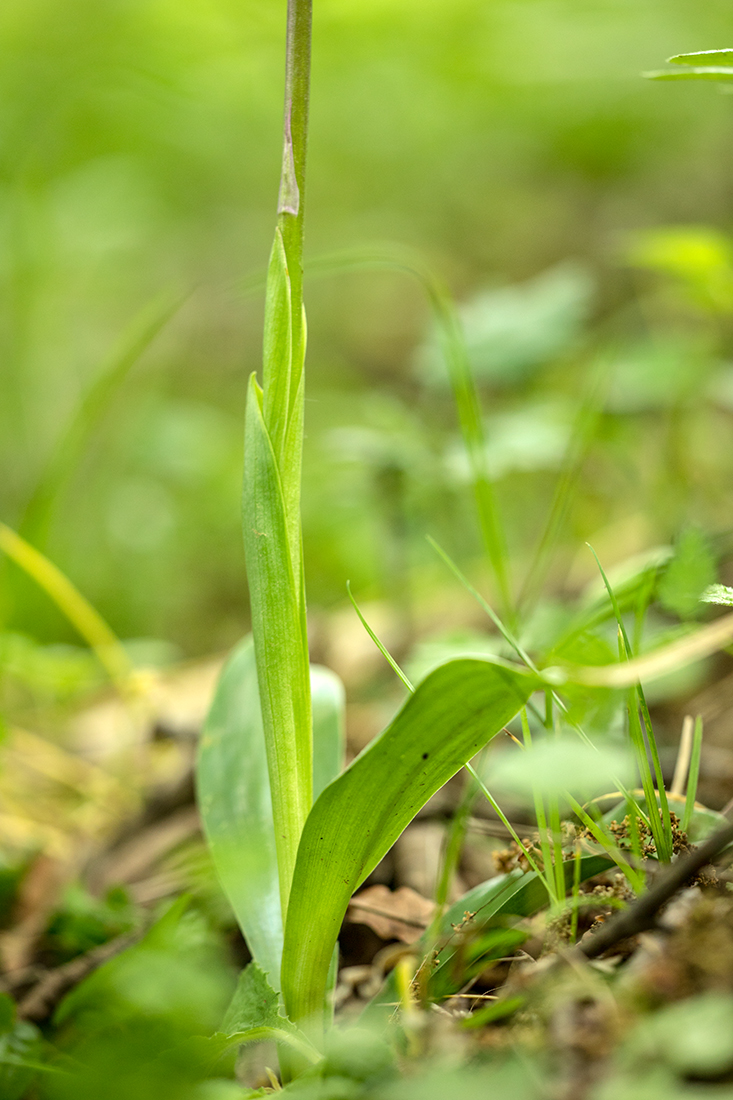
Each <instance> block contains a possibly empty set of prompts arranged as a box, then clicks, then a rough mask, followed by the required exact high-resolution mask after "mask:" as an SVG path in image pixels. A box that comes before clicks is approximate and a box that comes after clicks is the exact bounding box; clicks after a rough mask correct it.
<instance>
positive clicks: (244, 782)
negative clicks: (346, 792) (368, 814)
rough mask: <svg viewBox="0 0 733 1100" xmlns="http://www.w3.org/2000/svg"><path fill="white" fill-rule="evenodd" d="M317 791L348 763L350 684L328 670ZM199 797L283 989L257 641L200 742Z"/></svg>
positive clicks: (316, 691) (259, 953)
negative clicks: (346, 690) (345, 724)
mask: <svg viewBox="0 0 733 1100" xmlns="http://www.w3.org/2000/svg"><path fill="white" fill-rule="evenodd" d="M311 691H312V699H313V716H314V754H313V772H314V775H313V784H314V790H315V791H316V793H318V794H320V792H321V790H322V789H323V788H324V787H325V786H326V784H327V783H329V782H330V781H331V780H332V779H333V778H334V777H335V776H336V775H338V773H339V771H340V770H341V768H342V766H343V754H344V731H343V688H342V686H341V683H340V681H339V680H338V678H337V677H336V676H335V675H334V674H333V673H332V672H329V670H328V669H324V668H320V667H317V666H314V667H313V668H311ZM197 787H198V800H199V807H200V810H201V815H202V819H203V825H204V830H205V833H206V837H207V840H208V843H209V846H210V848H211V853H212V856H213V859H214V863H215V866H216V871H217V875H218V877H219V880H220V882H221V884H222V886H223V888H224V890H225V892H226V894H227V896H228V898H229V900H230V902H231V905H232V908H233V909H234V912H235V914H236V916H237V920H238V922H239V926H240V928H241V929H242V933H243V935H244V937H245V939H246V941H247V944H248V946H249V949H250V951H251V952H252V955H253V956H254V958H255V959H256V960H257V962H258V963H259V965H260V966H261V967H262V969H263V971H264V972H265V974H267V976H268V978H269V980H270V982H271V983H272V984H273V985H274V986H275V988H279V987H280V960H281V955H282V919H281V915H280V892H279V882H278V873H277V852H276V845H275V830H274V824H273V816H272V798H271V795H270V781H269V776H268V771H267V759H266V755H265V740H264V731H263V726H262V712H261V710H260V700H259V693H258V682H257V669H256V665H255V655H254V646H253V643H252V640H251V639H250V638H247V639H245V640H244V641H243V642H241V643H240V645H239V646H238V647H237V649H236V650H235V651H234V653H233V654H232V655H231V657H230V658H229V661H228V663H227V665H226V668H225V669H224V672H223V673H222V676H221V678H220V680H219V684H218V686H217V690H216V696H215V698H214V701H213V703H212V705H211V709H210V711H209V715H208V718H207V721H206V726H205V728H204V732H203V734H202V737H201V741H200V743H199V751H198V762H197Z"/></svg>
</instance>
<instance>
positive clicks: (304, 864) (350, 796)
mask: <svg viewBox="0 0 733 1100" xmlns="http://www.w3.org/2000/svg"><path fill="white" fill-rule="evenodd" d="M536 684H537V680H536V677H534V676H532V675H531V674H529V673H525V672H524V671H522V670H518V669H514V668H511V667H510V666H508V665H504V664H501V663H492V662H489V661H480V660H459V661H451V662H449V663H448V664H445V665H443V666H441V667H440V668H438V669H436V670H435V671H434V672H432V673H431V674H430V675H429V676H428V677H427V678H426V679H425V680H424V681H423V682H422V683H421V684H420V685H419V687H418V688H417V690H416V692H415V694H414V695H412V696H411V697H410V698H409V699H408V700H407V702H406V703H405V705H404V706H403V707H402V709H401V710H400V712H399V713H398V714H397V716H396V717H395V719H394V720H393V721H392V723H391V724H390V725H389V726H388V727H387V729H386V730H385V731H384V732H383V733H382V734H381V735H380V736H379V737H378V738H376V740H375V741H373V742H372V743H371V745H369V746H368V747H367V748H366V749H365V750H364V752H362V753H361V754H360V755H359V756H358V757H357V758H356V760H354V761H353V763H352V764H351V765H350V766H349V767H348V768H347V770H346V771H345V772H344V773H343V775H341V776H340V777H339V778H338V779H337V780H335V781H334V782H333V783H331V784H330V786H328V787H327V788H326V789H325V790H324V792H323V793H322V794H321V796H320V797H319V799H318V801H317V802H316V804H315V806H314V807H313V810H312V811H311V814H310V816H309V817H308V820H307V822H306V825H305V829H304V832H303V837H302V840H301V844H300V849H299V851H298V860H297V863H296V868H295V875H294V878H293V886H292V892H291V898H290V906H289V910H288V918H287V922H286V927H285V945H284V950H283V967H282V989H283V994H284V997H285V1005H286V1007H287V1010H288V1013H289V1015H290V1016H291V1018H292V1019H294V1020H302V1019H309V1018H314V1019H315V1018H317V1017H318V1015H319V1014H320V1013H321V1012H322V1010H323V1003H324V995H325V990H326V984H327V975H328V968H329V964H330V961H331V955H332V952H333V948H334V945H335V943H336V937H337V936H338V932H339V929H340V927H341V921H342V919H343V916H344V913H345V912H346V908H347V906H348V902H349V898H350V897H351V894H352V893H353V891H354V890H355V889H356V888H357V887H358V886H359V884H360V883H361V882H363V881H364V879H365V878H366V877H367V876H368V875H369V874H370V873H371V871H372V870H373V869H374V867H376V865H377V863H379V861H380V859H382V857H383V856H384V855H385V853H386V852H387V851H388V850H389V849H390V848H391V846H392V844H393V843H394V842H395V840H397V838H398V837H399V836H400V834H401V833H402V831H403V830H404V828H405V827H406V826H407V825H408V824H409V822H410V821H411V820H412V818H413V817H414V816H415V814H416V813H417V812H418V810H419V809H420V808H421V807H422V806H423V805H424V804H425V803H426V802H427V801H428V799H429V798H431V797H432V795H433V794H435V792H436V791H437V790H439V789H440V787H442V785H443V784H444V783H446V782H447V781H448V779H450V777H451V776H452V775H455V773H456V772H457V771H458V770H459V769H460V768H461V766H462V765H463V764H464V763H465V762H466V761H467V760H470V759H471V757H472V756H474V755H475V754H476V753H477V752H478V751H479V749H481V748H483V746H484V745H485V744H486V743H487V742H488V741H489V740H490V739H491V738H492V737H493V736H494V735H495V734H496V733H498V731H499V730H500V729H502V727H503V726H504V725H505V724H506V722H508V721H509V720H510V719H511V718H513V717H514V715H515V714H516V713H517V711H518V710H519V709H520V708H521V707H522V706H523V705H524V703H525V702H526V700H527V699H528V698H529V696H530V694H531V692H532V691H533V690H534V688H535V687H536Z"/></svg>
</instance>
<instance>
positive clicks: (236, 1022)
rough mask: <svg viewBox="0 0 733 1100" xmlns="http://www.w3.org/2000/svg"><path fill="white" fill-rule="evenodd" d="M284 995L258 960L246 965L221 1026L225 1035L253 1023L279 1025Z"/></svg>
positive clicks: (250, 1025) (265, 1025) (250, 1026)
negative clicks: (271, 981)
mask: <svg viewBox="0 0 733 1100" xmlns="http://www.w3.org/2000/svg"><path fill="white" fill-rule="evenodd" d="M283 1021H284V1017H282V1016H281V1015H280V998H279V997H278V995H277V993H276V992H275V990H274V989H273V988H272V986H271V985H270V983H269V982H268V980H267V975H266V974H265V972H264V971H263V970H261V969H260V968H259V966H258V965H257V963H256V962H251V963H249V964H248V965H247V966H245V968H244V970H243V971H242V972H241V974H240V975H239V979H238V981H237V988H236V989H235V991H234V996H233V997H232V1001H231V1004H230V1005H229V1008H228V1009H227V1013H226V1016H225V1017H224V1022H223V1023H222V1025H221V1030H222V1032H223V1033H224V1034H225V1035H234V1034H236V1032H238V1031H248V1030H249V1028H252V1027H279V1026H280V1025H281V1024H282V1023H283Z"/></svg>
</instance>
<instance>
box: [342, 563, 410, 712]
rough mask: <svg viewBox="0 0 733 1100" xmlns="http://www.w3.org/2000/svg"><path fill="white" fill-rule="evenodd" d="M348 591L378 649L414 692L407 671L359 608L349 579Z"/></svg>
mask: <svg viewBox="0 0 733 1100" xmlns="http://www.w3.org/2000/svg"><path fill="white" fill-rule="evenodd" d="M346 591H347V592H348V594H349V599H350V600H351V605H352V607H353V608H354V611H355V612H356V614H357V615H358V616H359V621H360V622H361V625H362V626H363V627H364V629H365V630H366V632H367V634H368V635H369V637H370V638H371V640H372V641H373V642H374V644H375V646H376V647H377V649H378V650H379V652H380V653H381V654H382V656H383V657H384V659H385V661H386V662H387V664H388V665H389V666H390V668H391V669H392V671H393V672H395V673H396V674H397V676H399V678H400V680H401V681H402V683H403V684H404V685H405V687H406V688H407V690H408V691H409V692H410V693H412V692H414V690H415V688H414V687H413V685H412V684H411V682H410V680H409V679H408V678H407V676H406V675H405V673H404V672H403V671H402V669H401V668H400V666H399V665H398V664H397V662H396V661H395V659H394V657H393V656H392V654H391V653H390V652H389V650H388V649H387V647H386V646H385V645H383V644H382V642H380V640H379V638H378V637H377V635H376V634H375V633H374V631H373V630H372V628H371V627H370V625H369V623H368V622H367V621H366V619H365V618H364V616H363V615H362V613H361V611H360V610H359V605H358V604H357V602H356V600H355V599H354V595H353V593H352V591H351V581H347V582H346Z"/></svg>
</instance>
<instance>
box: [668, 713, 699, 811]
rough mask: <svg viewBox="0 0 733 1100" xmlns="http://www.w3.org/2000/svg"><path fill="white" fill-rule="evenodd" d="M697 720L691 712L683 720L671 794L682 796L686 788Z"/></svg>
mask: <svg viewBox="0 0 733 1100" xmlns="http://www.w3.org/2000/svg"><path fill="white" fill-rule="evenodd" d="M694 728H695V721H694V719H693V717H692V715H691V714H686V715H685V717H684V718H683V720H682V733H681V734H680V747H679V749H678V750H677V760H676V762H675V766H674V777H673V779H672V786H671V787H670V789H669V793H670V794H671V795H677V797H680V796H681V795H682V792H683V791H684V789H685V780H686V779H687V773H688V771H689V768H690V758H691V756H692V733H693V730H694Z"/></svg>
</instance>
